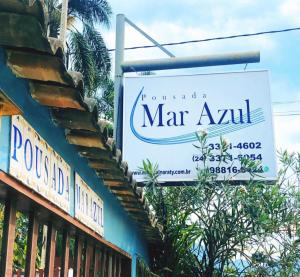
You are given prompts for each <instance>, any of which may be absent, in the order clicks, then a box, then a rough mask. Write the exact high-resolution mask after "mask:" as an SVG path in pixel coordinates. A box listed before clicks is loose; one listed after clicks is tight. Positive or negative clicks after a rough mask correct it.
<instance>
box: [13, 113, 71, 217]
mask: <svg viewBox="0 0 300 277" xmlns="http://www.w3.org/2000/svg"><path fill="white" fill-rule="evenodd" d="M9 173H10V174H11V175H12V176H14V177H15V178H17V179H18V180H20V181H21V182H22V183H24V184H25V185H27V186H28V187H30V188H31V189H33V190H34V191H36V192H38V193H39V194H41V195H42V196H44V197H45V198H47V199H48V200H49V201H51V202H52V203H54V204H55V205H57V206H59V207H60V208H62V209H63V210H64V211H66V212H67V213H69V209H70V167H69V165H68V164H67V163H66V162H65V161H64V160H63V159H62V158H61V157H60V156H59V155H58V154H57V153H56V152H55V151H54V150H53V149H52V148H51V147H50V146H49V145H48V144H47V143H46V141H45V140H44V139H43V138H42V137H41V136H40V135H39V134H38V133H37V132H36V131H35V130H34V129H33V128H32V127H31V126H30V125H29V123H28V122H27V121H26V120H25V119H24V118H23V117H22V116H19V115H16V116H12V122H11V143H10V164H9Z"/></svg>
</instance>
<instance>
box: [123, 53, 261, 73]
mask: <svg viewBox="0 0 300 277" xmlns="http://www.w3.org/2000/svg"><path fill="white" fill-rule="evenodd" d="M259 61H260V53H259V52H241V53H229V54H221V55H205V56H193V57H180V58H167V59H153V60H139V61H126V62H124V63H123V64H122V69H123V72H124V73H125V72H137V71H148V70H150V71H151V70H166V69H179V68H192V67H205V66H217V65H230V64H245V63H257V62H259Z"/></svg>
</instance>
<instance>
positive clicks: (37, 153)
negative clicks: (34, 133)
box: [35, 146, 43, 179]
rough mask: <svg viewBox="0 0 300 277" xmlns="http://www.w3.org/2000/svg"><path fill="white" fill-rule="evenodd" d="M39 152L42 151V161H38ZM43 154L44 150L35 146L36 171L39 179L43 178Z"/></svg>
mask: <svg viewBox="0 0 300 277" xmlns="http://www.w3.org/2000/svg"><path fill="white" fill-rule="evenodd" d="M39 153H40V162H38V160H39V158H38V156H39ZM42 155H43V152H42V150H41V149H39V148H38V147H37V146H35V171H36V177H38V179H40V178H41V167H42ZM38 165H39V166H38ZM38 168H39V169H40V170H39V169H38ZM39 171H40V172H39Z"/></svg>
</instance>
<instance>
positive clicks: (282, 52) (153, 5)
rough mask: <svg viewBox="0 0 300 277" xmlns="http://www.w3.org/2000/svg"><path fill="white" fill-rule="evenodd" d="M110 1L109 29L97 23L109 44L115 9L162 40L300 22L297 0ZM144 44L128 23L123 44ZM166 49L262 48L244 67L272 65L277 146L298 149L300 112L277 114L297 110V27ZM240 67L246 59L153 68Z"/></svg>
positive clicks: (130, 55)
mask: <svg viewBox="0 0 300 277" xmlns="http://www.w3.org/2000/svg"><path fill="white" fill-rule="evenodd" d="M109 3H110V4H111V6H112V9H113V12H114V15H113V17H112V26H111V28H110V29H109V30H106V29H101V31H102V33H103V36H104V39H105V41H106V43H107V45H108V48H114V47H115V15H116V14H118V13H124V14H125V15H126V16H127V17H128V18H129V19H130V20H131V21H133V22H134V23H135V24H137V25H138V26H139V27H141V28H142V29H143V30H144V31H146V32H147V33H148V34H149V35H151V36H152V37H153V38H155V39H156V40H158V41H159V42H161V43H164V42H177V41H183V40H194V39H203V38H210V37H215V36H227V35H234V34H242V33H249V32H259V31H267V30H276V29H285V28H292V27H300V0H282V1H279V0H272V1H271V0H265V1H262V0H260V1H259V0H226V1H225V0H218V1H217V0H206V1H204V0H184V1H183V0H172V1H170V0H160V1H154V0H147V1H146V0H144V1H141V0H127V1H121V0H110V1H109ZM145 44H147V45H148V44H149V41H147V40H146V39H145V38H143V37H142V36H141V35H140V34H139V33H138V32H136V31H135V30H133V29H132V28H131V27H126V39H125V46H137V45H145ZM168 50H170V51H171V52H173V53H174V54H175V56H190V55H202V54H220V53H226V52H234V51H251V50H260V52H261V62H260V63H258V64H249V65H248V66H247V69H248V70H257V69H268V70H269V71H270V87H271V95H272V101H273V102H274V103H273V111H274V115H276V116H274V125H275V126H274V127H275V140H276V144H277V148H281V149H288V150H290V151H300V127H299V126H300V115H298V116H278V113H281V112H283V114H286V112H290V111H292V112H293V113H294V111H296V113H298V114H300V73H299V72H300V31H294V32H288V33H282V34H274V35H264V36H259V37H250V38H249V37H248V38H238V39H231V40H222V41H213V42H204V43H196V44H190V45H183V46H172V47H168ZM113 57H114V55H113V53H112V58H113ZM162 57H166V56H165V54H164V53H162V52H161V51H160V50H158V49H148V50H135V51H126V55H125V59H126V60H138V59H145V58H162ZM241 70H244V65H234V66H222V67H210V68H197V69H189V70H175V71H172V72H170V71H168V72H162V71H161V72H157V74H158V75H166V74H168V75H169V74H174V73H176V74H179V73H183V74H190V73H204V72H222V71H241ZM277 102H281V104H278V103H277ZM282 102H283V104H282ZM290 102H292V103H290ZM297 111H298V112H297Z"/></svg>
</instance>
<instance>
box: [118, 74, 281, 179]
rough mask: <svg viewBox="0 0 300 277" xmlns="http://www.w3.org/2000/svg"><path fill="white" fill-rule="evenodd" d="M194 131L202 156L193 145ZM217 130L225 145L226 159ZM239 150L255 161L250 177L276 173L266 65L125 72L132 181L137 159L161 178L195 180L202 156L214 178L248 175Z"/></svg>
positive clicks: (139, 175) (273, 176)
mask: <svg viewBox="0 0 300 277" xmlns="http://www.w3.org/2000/svg"><path fill="white" fill-rule="evenodd" d="M201 131H202V132H207V137H208V146H209V147H210V149H211V153H212V154H213V156H211V157H209V158H207V157H203V155H202V153H201V151H199V149H197V148H196V147H195V146H194V145H197V144H199V143H198V139H197V136H196V132H201ZM221 136H222V138H223V139H226V140H227V141H228V144H229V150H228V151H229V154H230V156H229V159H230V161H229V162H228V163H225V162H223V160H224V157H222V155H221V153H220V150H219V149H220V137H221ZM243 157H248V158H250V159H252V160H255V161H259V162H261V166H260V167H259V169H258V173H259V175H260V176H262V177H258V176H256V177H255V178H256V179H263V180H275V179H276V162H275V148H274V139H273V124H272V110H271V99H270V89H269V81H268V72H267V71H258V72H238V73H220V74H206V75H191V76H168V77H149V76H148V77H136V78H125V83H124V108H123V159H124V160H126V161H127V162H128V164H129V167H130V168H131V170H133V174H134V178H135V179H136V180H137V181H143V180H144V178H145V176H144V175H143V173H142V171H141V170H139V168H140V167H141V165H142V161H143V160H144V159H149V160H150V161H151V162H152V163H158V165H159V174H160V178H159V180H160V181H161V182H169V181H193V180H196V176H197V170H196V168H199V167H201V166H203V160H204V159H205V160H206V164H207V165H209V169H210V171H211V172H212V173H217V174H218V178H219V179H220V180H221V179H224V178H232V179H235V180H248V179H249V178H250V174H249V172H244V169H243V168H242V167H241V160H242V159H243ZM227 161H228V160H227Z"/></svg>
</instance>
